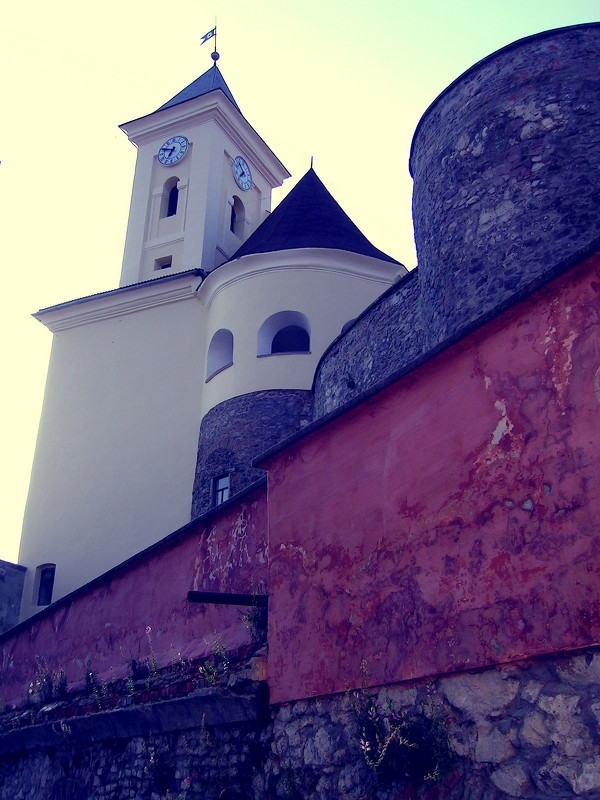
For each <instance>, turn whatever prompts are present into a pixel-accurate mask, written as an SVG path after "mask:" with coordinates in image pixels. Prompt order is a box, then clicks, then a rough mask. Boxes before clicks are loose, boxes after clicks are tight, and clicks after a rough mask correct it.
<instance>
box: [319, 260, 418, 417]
mask: <svg viewBox="0 0 600 800" xmlns="http://www.w3.org/2000/svg"><path fill="white" fill-rule="evenodd" d="M422 351H423V343H422V331H421V322H420V308H419V275H418V271H417V270H413V271H412V272H409V273H408V275H406V276H405V277H404V278H402V279H401V280H400V282H399V283H398V284H396V285H395V286H394V287H392V288H391V289H388V290H387V292H385V293H384V294H383V295H382V296H381V297H380V298H379V299H378V300H376V301H375V303H373V305H371V306H370V307H369V308H367V310H366V311H364V312H363V313H362V314H361V315H360V316H359V317H358V319H357V320H356V321H355V322H354V324H353V325H352V326H351V327H349V328H348V330H347V331H346V332H345V333H344V335H343V336H339V337H338V338H337V339H336V341H335V342H333V344H332V345H331V347H330V348H329V349H328V350H327V351H326V353H325V354H324V356H323V358H322V359H321V361H320V362H319V366H318V367H317V371H316V374H315V381H314V392H315V418H318V417H321V416H323V415H324V414H328V413H329V412H330V411H333V410H334V409H336V408H339V406H341V405H343V404H344V403H346V402H349V401H351V400H352V398H353V397H358V396H359V395H360V394H362V393H363V392H365V391H368V390H369V389H372V388H373V387H375V386H376V385H377V384H378V383H379V382H380V381H384V380H385V379H386V378H387V377H388V376H389V375H391V374H393V373H394V372H397V371H399V370H401V369H402V368H403V367H406V366H407V365H408V364H410V362H411V361H413V360H414V359H415V358H417V357H418V356H420V355H421V353H422Z"/></svg>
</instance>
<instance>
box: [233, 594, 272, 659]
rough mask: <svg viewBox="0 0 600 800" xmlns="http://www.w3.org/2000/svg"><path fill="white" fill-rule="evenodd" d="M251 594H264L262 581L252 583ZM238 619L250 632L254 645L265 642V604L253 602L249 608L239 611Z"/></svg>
mask: <svg viewBox="0 0 600 800" xmlns="http://www.w3.org/2000/svg"><path fill="white" fill-rule="evenodd" d="M252 594H253V595H255V596H256V595H266V588H265V585H264V583H262V582H261V583H260V584H258V585H257V584H255V583H254V582H253V583H252ZM239 614H240V619H241V620H242V622H243V624H244V627H245V628H246V630H247V631H248V633H249V634H250V637H251V639H252V641H253V642H254V644H255V645H257V646H258V647H262V645H264V644H266V642H267V622H268V609H267V606H264V605H259V604H258V602H256V600H255V602H254V603H253V604H252V605H251V606H250V608H248V609H245V610H243V611H242V610H241V609H240V611H239Z"/></svg>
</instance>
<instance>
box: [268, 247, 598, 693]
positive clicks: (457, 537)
mask: <svg viewBox="0 0 600 800" xmlns="http://www.w3.org/2000/svg"><path fill="white" fill-rule="evenodd" d="M599 400H600V256H598V255H597V256H595V257H593V258H591V259H589V260H588V261H586V262H584V263H582V264H580V265H579V266H578V267H576V268H575V269H573V270H571V271H570V272H569V273H567V274H566V275H564V276H563V277H561V278H559V279H556V280H555V281H553V282H552V283H550V284H548V285H547V286H546V287H545V288H544V289H542V290H540V291H538V292H536V293H535V294H534V295H532V296H530V298H528V299H527V300H526V301H524V302H522V303H520V304H519V305H517V306H514V307H513V308H512V309H510V310H509V311H508V312H506V313H504V314H503V315H502V316H501V317H499V318H497V319H496V320H494V321H493V322H491V323H489V324H487V325H486V326H484V327H483V328H480V329H479V330H478V331H476V332H475V333H474V334H472V335H470V336H468V337H467V338H465V339H463V340H462V341H461V342H460V343H459V344H458V345H456V346H454V347H452V348H450V349H448V350H446V351H444V352H442V353H441V354H440V355H438V356H437V357H436V358H434V359H432V360H431V361H429V362H428V363H426V364H424V365H423V366H422V367H420V368H419V369H417V370H415V371H413V372H412V373H411V374H410V375H408V376H407V377H405V378H403V379H402V380H400V381H399V382H397V383H396V384H394V385H392V386H390V387H389V388H388V389H386V390H385V391H382V392H380V393H379V394H378V395H376V396H374V397H373V398H372V399H370V400H369V401H367V402H365V403H363V404H362V405H360V406H358V407H357V408H355V409H354V410H352V411H350V412H349V413H347V414H345V415H343V416H341V417H339V418H337V419H336V420H334V421H333V422H331V423H329V424H328V425H326V426H324V427H322V428H320V429H318V430H316V431H315V432H313V433H312V434H310V435H308V436H307V437H305V438H304V439H302V440H300V441H299V442H297V443H296V444H294V445H292V446H290V447H288V448H287V449H286V450H285V451H283V452H282V453H280V454H279V455H277V456H274V457H272V459H271V462H270V464H269V465H268V467H269V536H270V552H271V561H270V573H269V581H270V616H269V626H270V627H269V671H270V684H271V699H272V701H274V702H280V701H286V700H290V699H294V698H301V697H306V696H311V695H320V694H327V693H331V692H339V691H343V690H344V688H345V686H346V685H348V684H349V685H350V686H356V685H358V684H359V683H360V680H361V669H360V664H361V660H362V659H367V661H368V662H369V666H368V671H369V675H370V678H371V682H372V683H373V684H384V683H390V682H394V681H401V680H404V679H408V678H414V677H419V676H426V675H433V674H440V673H445V672H451V671H455V670H461V669H465V668H467V669H468V668H472V667H476V666H481V665H487V664H493V663H500V662H507V661H510V660H511V659H518V658H523V657H527V656H530V655H533V654H541V653H548V652H554V651H559V650H565V649H569V648H577V647H582V646H585V645H589V644H592V643H597V642H598V641H599V640H600V574H599V573H600V558H599V556H598V553H599V552H600V497H599V495H600V464H599V460H600V455H599V454H600V448H599V445H600V404H599Z"/></svg>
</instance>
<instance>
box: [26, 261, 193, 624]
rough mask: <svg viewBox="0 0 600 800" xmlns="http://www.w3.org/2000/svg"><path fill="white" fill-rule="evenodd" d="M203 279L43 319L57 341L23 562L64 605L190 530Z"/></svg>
mask: <svg viewBox="0 0 600 800" xmlns="http://www.w3.org/2000/svg"><path fill="white" fill-rule="evenodd" d="M199 281H200V277H199V276H198V275H196V274H191V275H182V276H179V277H177V278H176V279H174V280H169V281H165V282H163V281H157V282H153V283H151V284H145V285H143V286H141V287H138V288H136V289H135V290H134V291H126V292H123V293H118V292H117V293H108V294H106V295H100V296H97V297H93V298H87V299H86V300H85V301H83V302H80V303H74V304H66V305H65V306H62V307H58V308H55V309H51V310H49V311H48V312H45V313H44V312H41V313H40V314H39V315H38V316H39V318H40V319H41V320H42V321H43V322H44V323H45V324H46V325H47V326H48V327H49V328H50V329H51V330H52V331H53V332H54V339H53V345H52V354H51V359H50V365H49V370H48V379H47V383H46V392H45V397H44V405H43V410H42V417H41V422H40V429H39V433H38V440H37V446H36V453H35V458H34V466H33V470H32V475H31V483H30V489H29V497H28V501H27V506H26V510H25V516H24V522H23V533H22V537H21V549H20V553H19V562H20V563H21V564H23V565H24V566H26V567H27V568H28V570H27V578H26V584H25V589H24V597H23V608H22V615H23V616H29V614H31V613H33V612H34V611H37V610H39V609H38V607H37V598H36V597H34V596H33V592H34V582H35V568H36V567H37V566H38V565H40V564H44V563H53V564H56V577H55V584H54V593H53V597H54V599H56V598H58V597H60V596H62V595H64V594H66V593H68V592H70V591H72V590H73V589H75V588H77V587H78V586H80V585H82V584H83V583H85V582H86V581H88V580H90V579H92V578H94V577H96V576H97V575H99V574H101V573H102V572H105V571H106V570H107V569H109V568H110V567H112V566H114V565H115V564H118V563H119V562H121V561H123V560H124V559H126V558H128V557H130V556H131V555H133V554H135V553H136V552H138V551H139V550H141V549H143V548H144V547H147V546H148V545H149V544H152V543H153V542H154V541H157V540H158V539H160V538H161V537H163V536H165V535H167V534H168V533H169V532H171V531H173V530H176V529H177V528H178V527H180V526H181V525H183V524H185V523H186V522H188V521H189V517H190V502H191V492H192V485H193V477H194V469H195V464H196V450H197V442H198V429H199V423H200V405H201V397H202V386H203V363H202V362H203V355H204V350H205V347H204V338H203V337H204V325H203V314H202V308H201V306H200V303H199V302H198V297H197V287H198V284H199Z"/></svg>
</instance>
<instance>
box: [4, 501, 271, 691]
mask: <svg viewBox="0 0 600 800" xmlns="http://www.w3.org/2000/svg"><path fill="white" fill-rule="evenodd" d="M265 531H266V492H265V489H264V488H263V489H260V490H258V491H257V492H255V493H254V494H252V495H248V496H247V497H245V498H244V499H243V500H241V501H240V502H239V503H237V504H236V505H234V506H231V507H229V508H227V509H224V510H222V511H220V512H218V513H215V514H214V515H213V516H212V517H211V518H210V519H209V520H207V521H206V522H205V523H202V524H198V525H195V526H190V527H189V528H188V529H186V530H185V531H183V532H182V533H181V534H179V535H175V536H173V537H172V538H171V539H170V540H169V541H167V542H166V543H165V544H163V545H159V546H157V547H155V548H153V549H151V550H149V551H147V552H145V553H143V554H141V555H140V556H137V557H136V558H134V559H131V560H130V561H129V562H127V563H126V564H125V565H123V566H121V567H117V568H116V569H115V570H112V571H111V572H110V573H107V575H106V576H105V577H102V578H99V579H98V580H96V581H94V582H93V583H91V584H88V586H87V587H84V588H83V589H82V590H80V591H79V592H77V593H76V594H75V595H74V596H72V597H71V599H65V600H64V601H60V602H58V603H57V604H56V605H55V606H50V607H49V609H48V611H47V612H45V613H43V614H42V615H40V616H38V617H36V618H34V619H33V620H31V621H29V622H28V623H24V624H23V625H22V626H20V627H19V628H17V629H16V631H15V632H14V633H12V634H6V635H5V636H4V637H2V638H0V659H1V660H0V667H1V670H0V696H1V698H2V701H3V702H4V703H10V704H20V703H21V702H23V700H24V699H25V698H26V697H27V687H28V685H29V682H30V681H31V680H32V679H33V677H34V674H35V668H36V656H37V657H39V658H42V659H43V663H44V665H47V669H48V671H50V672H56V671H58V670H60V669H62V670H64V671H65V672H66V675H67V679H68V684H69V687H70V688H76V687H77V686H80V685H82V684H83V681H84V678H85V672H86V670H88V669H91V670H92V671H93V672H94V674H95V675H96V677H97V679H98V681H101V680H105V681H110V680H112V679H113V678H121V677H124V676H125V675H126V674H127V670H128V667H129V665H130V663H131V660H132V659H141V660H144V659H148V658H149V657H150V645H152V648H153V651H154V656H155V658H156V660H157V661H158V665H159V667H162V666H168V665H169V664H171V663H172V659H173V658H176V659H178V658H179V654H181V657H182V658H185V659H191V658H199V657H202V656H205V655H208V654H210V652H211V649H212V647H213V641H214V636H215V633H217V634H218V636H219V637H221V639H222V641H223V642H224V643H225V644H226V646H227V648H228V649H229V650H230V651H235V650H236V649H237V648H239V647H240V646H242V645H244V644H248V643H249V641H250V640H249V637H248V633H247V631H246V629H245V628H244V626H243V624H242V622H241V620H240V615H239V609H238V608H237V607H235V606H234V607H231V606H229V607H228V606H209V605H199V604H197V603H188V601H187V593H188V591H189V590H190V589H197V590H208V591H224V592H227V591H229V592H252V591H253V588H254V587H255V586H257V585H259V584H260V582H261V581H263V582H264V580H265V578H266V541H265ZM147 627H149V628H150V631H148V633H147V632H146V628H147Z"/></svg>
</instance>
